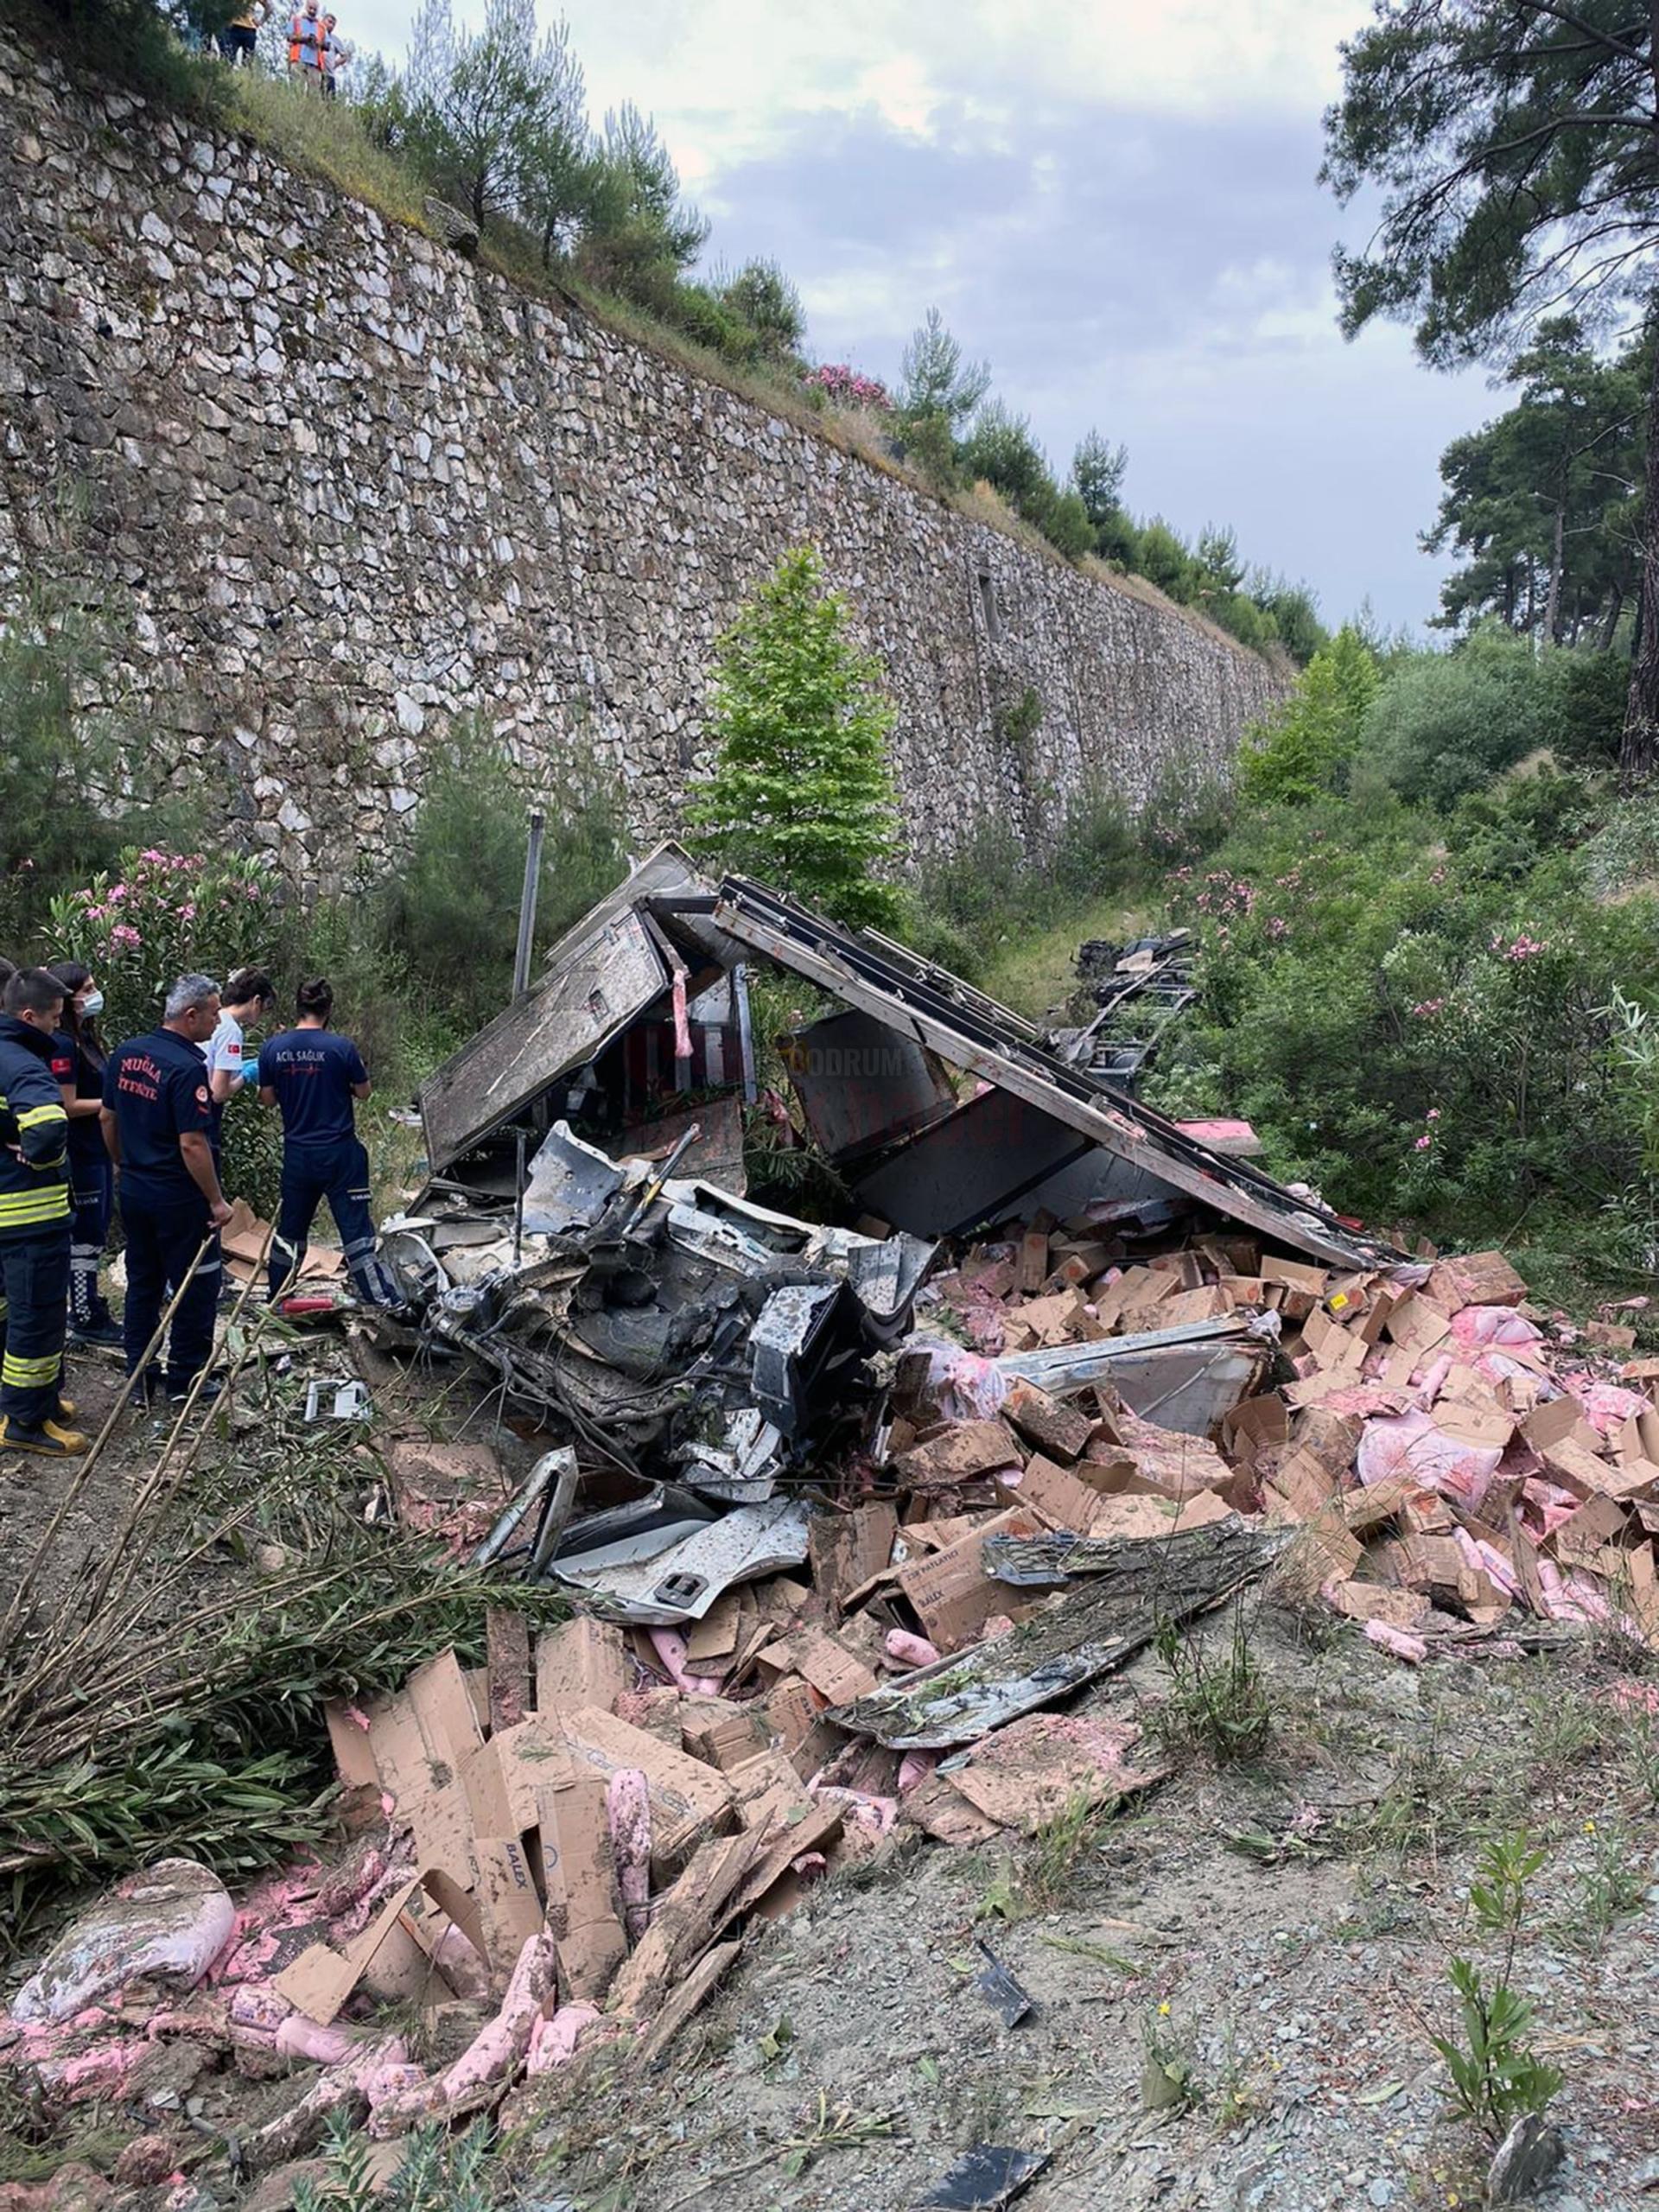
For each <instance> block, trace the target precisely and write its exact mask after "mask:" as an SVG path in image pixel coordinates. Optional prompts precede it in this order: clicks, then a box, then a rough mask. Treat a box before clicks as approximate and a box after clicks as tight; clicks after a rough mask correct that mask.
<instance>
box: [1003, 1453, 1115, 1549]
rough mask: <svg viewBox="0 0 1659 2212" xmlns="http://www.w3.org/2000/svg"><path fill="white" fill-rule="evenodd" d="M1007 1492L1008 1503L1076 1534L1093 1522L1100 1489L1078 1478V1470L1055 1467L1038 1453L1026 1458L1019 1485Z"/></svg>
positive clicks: (1056, 1527) (1053, 1527)
mask: <svg viewBox="0 0 1659 2212" xmlns="http://www.w3.org/2000/svg"><path fill="white" fill-rule="evenodd" d="M1083 1465H1084V1466H1085V1467H1086V1466H1088V1465H1090V1462H1089V1461H1087V1460H1084V1463H1083ZM1007 1496H1008V1497H1009V1499H1010V1501H1011V1502H1013V1503H1017V1504H1019V1505H1022V1506H1024V1507H1026V1508H1027V1510H1029V1511H1031V1512H1033V1513H1039V1514H1040V1515H1041V1516H1042V1517H1043V1519H1044V1520H1045V1521H1046V1522H1047V1523H1048V1525H1049V1527H1050V1528H1051V1529H1071V1532H1072V1533H1073V1534H1074V1535H1079V1536H1080V1535H1084V1533H1085V1532H1086V1531H1087V1529H1088V1528H1089V1526H1090V1522H1092V1521H1093V1519H1094V1516H1095V1509H1096V1506H1097V1505H1098V1504H1099V1503H1100V1499H1101V1492H1100V1491H1098V1490H1096V1488H1095V1487H1094V1486H1093V1485H1092V1484H1090V1483H1088V1482H1085V1481H1084V1480H1083V1479H1082V1478H1081V1470H1079V1469H1074V1468H1071V1467H1061V1466H1057V1465H1055V1463H1054V1461H1053V1460H1052V1459H1044V1457H1043V1456H1042V1454H1041V1453H1040V1452H1038V1453H1037V1454H1035V1455H1034V1456H1033V1458H1032V1459H1030V1460H1028V1461H1027V1465H1026V1471H1025V1472H1024V1474H1022V1475H1021V1476H1020V1482H1019V1487H1018V1488H1017V1489H1014V1490H1010V1491H1008V1492H1007Z"/></svg>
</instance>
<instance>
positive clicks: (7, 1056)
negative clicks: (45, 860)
mask: <svg viewBox="0 0 1659 2212" xmlns="http://www.w3.org/2000/svg"><path fill="white" fill-rule="evenodd" d="M4 1007H5V1011H4V1012H3V1014H0V1345H3V1350H0V1449H3V1450H5V1451H8V1452H40V1453H41V1454H42V1455H43V1456H44V1457H46V1458H48V1459H73V1458H75V1457H77V1456H78V1455H79V1453H81V1452H84V1451H85V1450H86V1438H85V1437H84V1436H82V1435H80V1434H79V1433H77V1432H76V1431H75V1430H74V1429H73V1428H71V1427H69V1422H70V1421H71V1420H72V1419H73V1414H74V1408H73V1406H71V1405H70V1404H69V1403H68V1402H67V1400H66V1399H65V1397H64V1395H63V1340H64V1332H65V1330H66V1328H67V1324H68V1318H69V1309H68V1297H69V1116H67V1114H66V1113H65V1111H64V1109H63V1092H62V1089H61V1087H60V1084H59V1082H58V1079H57V1077H55V1076H54V1073H53V1071H52V1060H53V1056H54V1045H53V1033H54V1031H55V1030H56V1028H57V1027H58V1024H59V1022H60V1020H61V1019H62V1016H63V986H62V984H61V983H60V982H59V981H58V979H57V977H56V976H52V975H48V973H47V971H46V969H44V968H25V969H21V970H20V971H16V972H14V973H13V974H12V975H11V976H10V977H9V979H8V981H7V983H6V987H5V998H4Z"/></svg>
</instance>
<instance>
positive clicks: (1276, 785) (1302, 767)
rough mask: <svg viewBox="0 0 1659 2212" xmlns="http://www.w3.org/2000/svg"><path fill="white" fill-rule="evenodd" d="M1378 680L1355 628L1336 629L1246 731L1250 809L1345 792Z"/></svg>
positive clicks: (1243, 759)
mask: <svg viewBox="0 0 1659 2212" xmlns="http://www.w3.org/2000/svg"><path fill="white" fill-rule="evenodd" d="M1379 680H1380V678H1379V674H1378V670H1377V664H1376V655H1375V654H1374V653H1373V652H1371V650H1370V647H1369V646H1368V645H1366V644H1365V643H1364V641H1363V639H1362V638H1361V637H1360V635H1359V632H1357V630H1355V629H1353V628H1351V627H1348V628H1344V629H1342V630H1339V631H1338V632H1337V634H1336V636H1335V637H1334V638H1333V639H1332V641H1331V643H1330V644H1329V645H1326V646H1325V647H1323V648H1322V649H1321V650H1320V651H1319V652H1316V653H1315V654H1314V656H1313V659H1312V660H1311V661H1309V663H1308V664H1307V666H1306V668H1305V669H1304V670H1303V671H1302V673H1301V675H1300V677H1298V678H1297V679H1296V683H1295V686H1294V690H1292V691H1291V694H1290V696H1289V697H1288V698H1287V699H1285V700H1283V701H1282V702H1281V703H1280V704H1279V705H1278V706H1277V707H1275V708H1274V709H1273V711H1272V712H1271V713H1270V714H1268V715H1266V716H1264V717H1263V719H1262V721H1260V722H1258V723H1256V724H1255V726H1254V728H1251V729H1249V730H1247V731H1246V732H1245V735H1244V743H1243V747H1241V749H1240V752H1239V756H1238V789H1239V796H1240V798H1243V800H1244V801H1245V802H1246V803H1247V804H1249V805H1253V806H1278V805H1285V804H1290V805H1301V806H1306V805H1308V804H1311V803H1312V802H1313V800H1315V799H1318V798H1324V797H1325V796H1327V795H1328V794H1329V793H1331V792H1333V791H1345V790H1346V789H1347V786H1348V777H1349V771H1350V769H1351V766H1352V765H1353V762H1354V761H1355V760H1356V759H1357V757H1358V754H1359V753H1360V749H1361V747H1362V745H1363V743H1364V742H1365V741H1366V739H1367V735H1368V733H1369V729H1370V724H1369V722H1368V720H1367V717H1368V715H1369V714H1370V710H1371V708H1372V702H1373V701H1374V700H1375V699H1376V691H1377V684H1378V682H1379Z"/></svg>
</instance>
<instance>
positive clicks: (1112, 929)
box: [983, 893, 1156, 1020]
mask: <svg viewBox="0 0 1659 2212" xmlns="http://www.w3.org/2000/svg"><path fill="white" fill-rule="evenodd" d="M1155 923H1156V916H1155V914H1154V911H1153V904H1152V901H1151V900H1150V899H1148V898H1147V896H1146V895H1145V894H1144V893H1143V894H1141V896H1140V897H1139V898H1132V899H1122V898H1119V899H1102V900H1101V901H1100V902H1099V903H1098V904H1096V905H1094V906H1084V907H1081V908H1079V910H1078V912H1077V914H1076V915H1075V916H1074V917H1073V918H1071V920H1069V921H1065V922H1061V923H1058V924H1057V925H1055V926H1053V927H1052V928H1048V929H1040V930H1033V931H1027V932H1023V933H1021V934H1020V935H1018V936H1014V937H1010V938H1008V940H1007V943H1006V944H1004V945H1003V946H1002V948H1001V950H999V951H998V953H997V955H996V957H995V959H994V960H993V961H992V962H991V963H990V965H989V966H988V968H987V969H986V971H985V978H984V984H983V988H984V989H985V990H987V991H988V993H989V994H990V995H991V997H992V998H994V999H998V1000H1000V1001H1001V1003H1002V1004H1003V1005H1004V1006H1006V1007H1013V1009H1014V1012H1015V1013H1016V1014H1025V1015H1026V1016H1027V1019H1028V1020H1041V1019H1042V1017H1043V1016H1044V1015H1045V1014H1047V1013H1048V1011H1049V1010H1050V1008H1051V1007H1058V1006H1060V1005H1062V1004H1063V1003H1064V1002H1065V1000H1066V999H1068V998H1069V997H1070V996H1071V993H1072V991H1073V990H1074V989H1075V988H1077V947H1078V946H1079V945H1080V944H1083V942H1084V939H1085V938H1095V937H1102V938H1115V939H1116V940H1117V941H1118V942H1119V943H1120V944H1121V943H1122V941H1123V940H1124V939H1125V938H1132V937H1139V936H1141V935H1142V934H1143V932H1144V931H1147V929H1148V928H1151V927H1154V926H1155Z"/></svg>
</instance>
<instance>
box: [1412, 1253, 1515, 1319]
mask: <svg viewBox="0 0 1659 2212" xmlns="http://www.w3.org/2000/svg"><path fill="white" fill-rule="evenodd" d="M1424 1288H1425V1290H1426V1292H1427V1295H1428V1297H1429V1298H1430V1299H1431V1300H1433V1303H1434V1304H1435V1305H1436V1306H1440V1307H1441V1308H1443V1309H1444V1310H1445V1311H1446V1313H1456V1312H1457V1311H1458V1309H1459V1307H1460V1306H1519V1305H1520V1304H1521V1302H1522V1300H1523V1299H1524V1298H1525V1296H1526V1294H1527V1286H1526V1285H1525V1283H1523V1282H1522V1280H1521V1278H1520V1276H1519V1275H1518V1274H1516V1271H1515V1269H1514V1268H1512V1267H1511V1266H1510V1263H1509V1262H1508V1261H1507V1260H1506V1259H1505V1258H1504V1256H1503V1254H1502V1253H1501V1252H1460V1253H1457V1254H1454V1255H1452V1257H1451V1258H1450V1259H1446V1260H1442V1261H1441V1262H1440V1264H1439V1265H1438V1266H1437V1267H1435V1268H1433V1269H1432V1270H1431V1271H1430V1274H1429V1278H1428V1281H1427V1283H1426V1284H1425V1285H1424Z"/></svg>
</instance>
